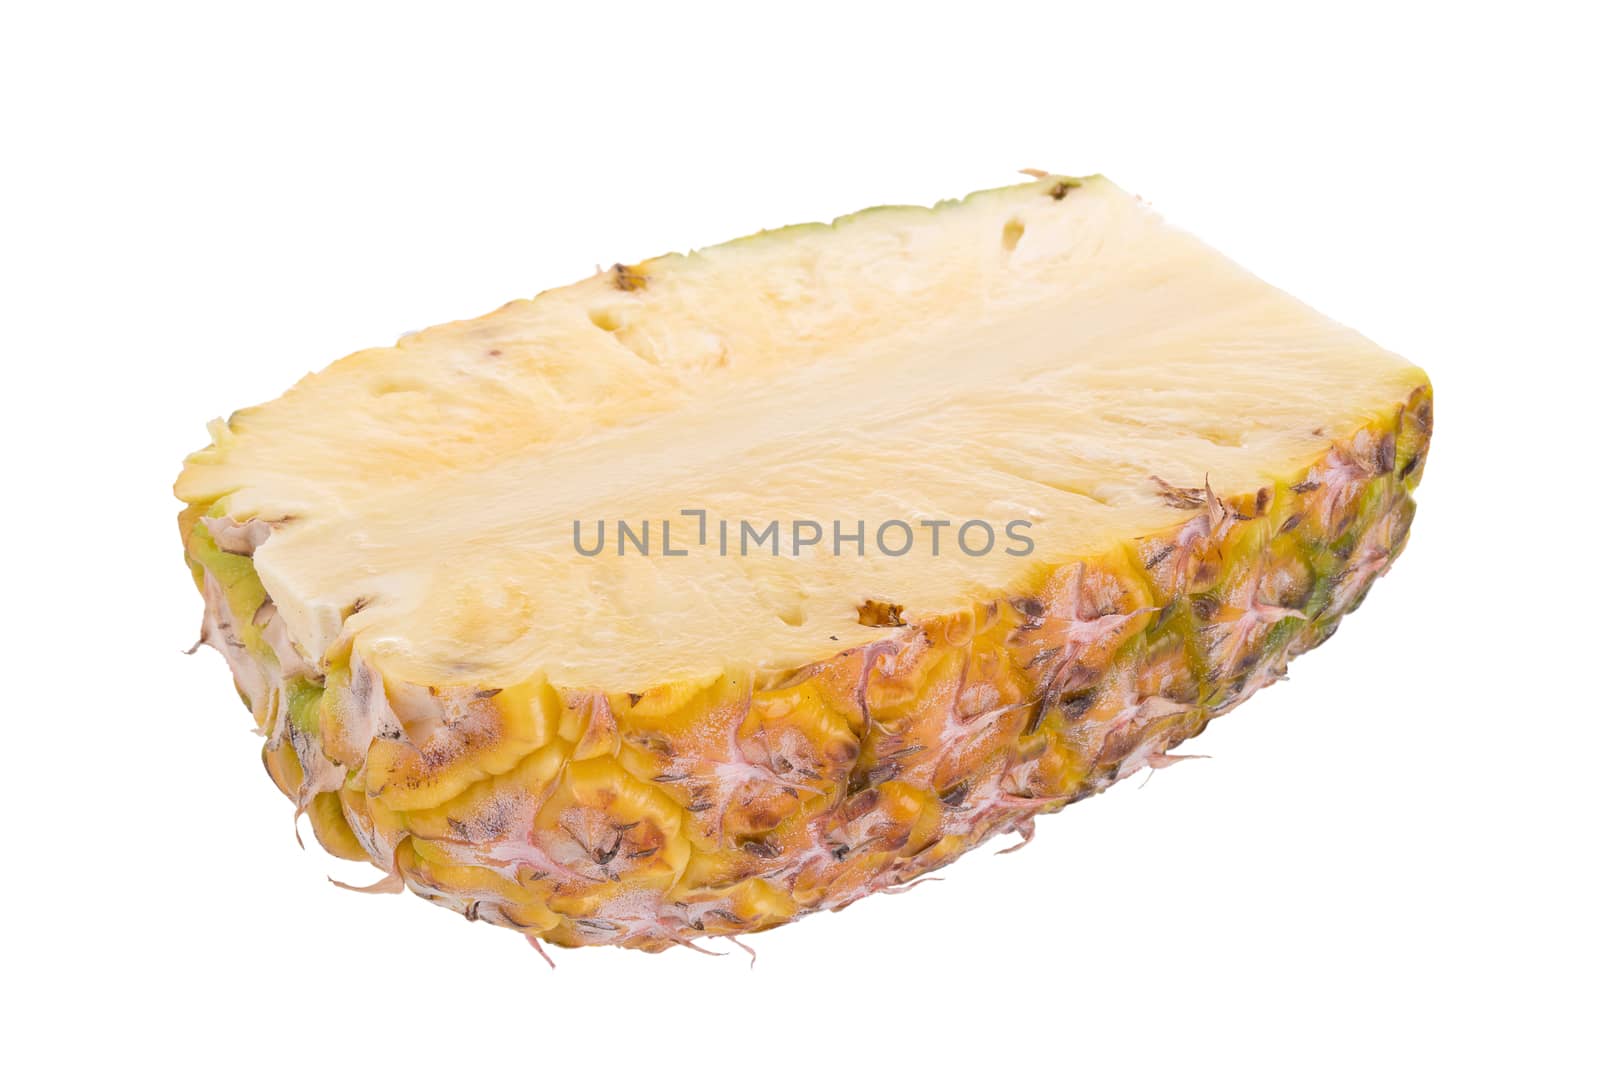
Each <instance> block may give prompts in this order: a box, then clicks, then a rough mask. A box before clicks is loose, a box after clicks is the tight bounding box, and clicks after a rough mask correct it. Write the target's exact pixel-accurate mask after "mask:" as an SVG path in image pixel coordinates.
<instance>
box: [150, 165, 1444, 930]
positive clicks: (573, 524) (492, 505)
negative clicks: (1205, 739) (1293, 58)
mask: <svg viewBox="0 0 1600 1067" xmlns="http://www.w3.org/2000/svg"><path fill="white" fill-rule="evenodd" d="M1431 410H1432V409H1431V393H1430V390H1429V387H1428V383H1427V379H1426V378H1425V376H1424V375H1423V374H1422V372H1421V371H1420V370H1418V369H1417V368H1415V367H1413V366H1411V365H1410V364H1408V363H1406V362H1405V361H1403V360H1401V359H1399V358H1397V357H1395V356H1393V355H1391V354H1389V353H1387V352H1385V351H1383V350H1382V349H1380V348H1378V347H1377V346H1375V345H1373V344H1372V343H1371V342H1369V341H1367V340H1365V339H1364V338H1362V337H1361V336H1359V335H1358V334H1356V333H1354V332H1352V331H1350V330H1348V329H1346V328H1344V327H1342V326H1340V325H1338V324H1336V323H1334V322H1331V321H1329V320H1328V319H1326V318H1324V317H1322V316H1321V315H1319V314H1317V313H1316V312H1314V311H1312V310H1311V309H1309V308H1307V307H1305V306H1304V305H1302V304H1300V303H1299V302H1297V301H1295V300H1294V299H1292V298H1290V297H1288V296H1286V295H1285V294H1283V293H1281V292H1279V291H1277V290H1275V289H1273V288H1271V287H1270V286H1267V285H1265V284H1263V283H1262V282H1260V281H1259V280H1257V279H1255V278H1253V277H1252V276H1250V275H1249V274H1247V273H1245V272H1244V271H1242V270H1240V269H1239V268H1238V267H1236V266H1234V265H1233V264H1232V263H1230V262H1228V261H1227V260H1226V259H1224V258H1223V257H1221V256H1220V255H1218V254H1217V253H1216V252H1214V251H1212V250H1210V249H1208V248H1207V247H1205V246H1204V245H1202V244H1200V243H1199V242H1198V241H1196V240H1194V239H1193V238H1192V237H1190V236H1188V235H1187V234H1184V233H1182V232H1180V231H1178V230H1175V229H1173V228H1172V227H1170V226H1168V225H1166V224H1164V223H1163V222H1162V221H1161V220H1160V219H1159V218H1157V217H1156V216H1155V215H1154V214H1152V213H1151V212H1150V211H1149V210H1147V209H1146V208H1145V207H1144V205H1143V204H1142V203H1140V202H1139V201H1137V200H1136V199H1134V198H1132V197H1130V196H1128V195H1127V194H1125V193H1123V192H1122V191H1121V190H1119V189H1118V188H1116V187H1115V186H1114V185H1112V184H1111V183H1109V182H1107V181H1105V180H1104V179H1100V178H1091V179H1086V180H1081V181H1080V180H1078V179H1071V178H1063V177H1055V176H1050V177H1044V178H1041V179H1040V180H1038V181H1036V182H1032V183H1030V184H1026V185H1022V186H1017V187H1013V188H1008V189H999V190H994V191H990V192H985V193H978V194H974V195H973V196H971V197H968V198H967V199H966V200H964V201H961V202H958V203H946V204H942V205H940V206H938V207H936V208H934V209H931V210H928V209H921V208H880V209H876V210H872V211H868V212H863V213H861V214H858V215H854V216H850V217H848V218H845V219H841V220H839V221H838V222H835V223H834V224H832V225H831V226H820V225H819V226H800V227H791V228H788V229H784V230H778V231H772V232H765V233H762V234H759V235H756V236H754V237H749V238H745V239H744V240H741V241H735V242H733V243H731V244H727V245H722V246H719V247H716V248H712V249H708V250H705V251H702V252H698V253H694V254H692V255H689V256H667V257H663V258H660V259H655V260H650V261H647V262H645V263H642V264H639V265H636V266H618V267H616V268H614V269H613V270H611V271H609V272H605V273H603V274H601V275H599V276H597V277H594V278H591V279H589V280H588V281H585V282H581V283H579V284H577V285H573V286H570V287H568V288H565V289H559V290H554V291H551V292H547V293H544V294H541V295H540V296H539V297H538V298H536V299H534V300H530V301H518V302H515V303H512V304H509V305H507V306H506V307H504V308H501V309H500V310H499V311H496V312H494V313H493V314H490V315H487V316H485V317H483V318H481V319H476V320H472V321H470V322H462V323H453V324H451V325H447V326H440V327H436V328H434V329H431V330H426V331H423V332H422V333H420V334H416V335H413V336H410V337H408V338H406V339H405V340H403V341H401V342H400V344H399V345H397V346H396V347H394V348H388V349H372V350H368V351H364V352H359V353H356V354H355V355H352V356H349V357H347V358H345V359H343V360H341V361H339V362H338V363H335V364H334V365H333V366H331V367H329V368H328V369H327V370H325V371H323V372H321V373H319V374H316V375H313V376H311V377H309V378H307V379H305V380H304V381H302V382H301V383H300V384H299V385H297V386H296V387H295V388H293V389H292V390H290V391H289V392H288V393H287V394H286V395H285V396H283V397H281V398H280V399H278V400H275V401H273V402H271V403H269V404H266V405H264V406H261V407H257V408H250V409H246V410H244V411H241V412H238V413H236V414H235V415H234V416H233V417H232V418H230V419H229V420H228V421H227V422H226V423H225V424H214V425H213V427H212V436H213V442H212V444H211V445H210V446H209V447H207V448H206V449H204V450H202V451H200V452H198V453H196V454H195V455H193V456H191V457H190V458H189V461H188V463H187V464H186V466H185V468H184V471H183V473H182V475H181V476H180V478H179V480H178V485H177V492H178V495H179V497H180V498H181V499H182V500H184V501H185V502H186V503H187V504H188V505H189V506H188V508H187V510H186V511H185V512H184V513H183V517H182V520H181V526H182V530H183V536H184V540H185V546H186V551H187V554H188V558H189V560H190V563H191V566H192V568H193V571H194V574H195V577H196V581H197V582H198V583H199V585H200V587H201V589H202V591H203V593H204V596H205V603H206V613H205V622H204V627H203V639H204V640H205V641H206V642H207V643H209V644H212V645H213V646H214V647H216V648H218V649H219V650H220V651H221V652H222V653H223V655H224V656H225V657H226V658H227V660H228V663H229V665H230V667H231V668H232V670H233V673H234V676H235V679H236V681H237V683H238V687H239V689H240V692H241V693H242V694H243V696H244V698H245V700H246V702H247V703H248V704H249V706H250V707H251V710H252V711H253V713H254V715H255V717H256V720H257V723H258V725H259V726H260V728H261V729H262V730H263V731H265V732H266V734H267V736H268V741H267V764H268V768H269V770H271V772H272V774H273V777H274V779H275V780H276V781H277V783H278V785H279V786H280V788H282V789H283V790H284V791H285V792H286V793H288V794H289V795H290V796H292V797H294V798H295V799H296V801H297V804H298V808H297V812H299V811H303V812H305V813H307V814H309V816H310V821H311V824H312V825H313V827H314V828H315V829H316V832H317V835H318V837H319V839H320V840H321V841H322V842H323V843H324V845H325V846H326V847H327V848H328V849H329V850H330V851H332V852H334V853H335V854H337V855H340V856H346V857H365V858H368V859H370V860H371V861H372V862H373V863H375V864H377V865H378V867H380V868H381V869H382V870H384V871H385V872H388V875H389V877H388V879H386V881H385V883H384V884H385V885H389V886H393V887H397V888H398V887H400V886H402V885H403V886H409V887H410V888H411V889H413V890H414V891H416V892H418V893H420V894H421V895H423V896H425V897H428V898H430V899H433V900H436V901H438V902H440V903H443V904H446V905H447V906H450V907H452V908H455V909H456V910H458V911H461V912H463V913H464V914H466V915H467V916H468V917H469V918H483V919H487V920H491V921H494V922H497V923H501V924H504V925H507V926H511V927H514V928H516V929H519V930H522V931H524V932H526V933H528V934H529V936H530V937H536V938H543V939H546V940H549V941H552V942H555V943H558V944H564V945H579V944H620V945H626V946H630V947H638V948H646V949H660V948H664V947H667V946H670V945H672V944H677V943H686V942H688V941H690V940H691V939H693V938H696V937H699V936H705V935H713V936H714V935H732V934H738V933H742V932H747V931H753V930H758V929H762V928H765V927H768V926H772V925H774V924H777V923H781V922H785V921H787V920H789V919H791V918H794V917H796V916H798V915H802V914H805V913H807V912H810V911H814V910H817V909H819V908H825V907H839V906H842V905H844V904H848V903H850V902H851V901H853V900H856V899H858V898H860V897H861V896H863V895H865V894H868V893H871V892H873V891H875V890H878V889H884V888H888V887H891V886H894V885H897V884H900V883H904V882H906V881H908V880H910V879H913V878H916V877H918V876H920V875H922V874H924V873H926V872H928V871H930V870H932V869H934V868H936V867H939V866H941V865H943V864H944V863H947V862H948V861H949V860H951V859H953V858H954V857H955V856H957V855H959V854H960V853H961V852H963V851H966V850H967V849H970V848H972V847H974V846H975V845H977V844H979V843H980V842H982V841H984V840H986V839H988V838H990V837H992V836H994V835H996V834H1001V833H1005V832H1009V831H1016V832H1020V833H1023V834H1024V835H1027V834H1029V833H1031V828H1032V819H1033V817H1034V816H1035V815H1036V814H1038V813H1040V812H1045V811H1052V810H1056V809H1058V808H1060V807H1061V806H1063V805H1065V804H1067V803H1069V802H1071V801H1072V800H1075V799H1078V798H1080V797H1083V796H1086V795H1089V794H1091V793H1094V792H1096V791H1098V790H1100V789H1102V788H1104V787H1105V786H1106V785H1108V784H1110V783H1111V782H1113V781H1116V780H1117V779H1119V778H1122V777H1126V776H1127V775H1128V774H1131V773H1133V772H1134V771H1136V770H1138V769H1140V768H1143V767H1149V766H1162V765H1164V764H1165V762H1167V761H1169V760H1171V759H1173V758H1175V757H1173V756H1169V755H1168V754H1167V753H1168V750H1169V749H1170V748H1171V747H1172V746H1174V745H1176V744H1177V743H1179V742H1180V741H1182V740H1184V739H1185V738H1188V737H1191V736H1193V735H1194V734H1196V733H1198V732H1199V731H1200V730H1201V729H1202V728H1203V727H1204V726H1205V724H1206V722H1207V721H1208V720H1209V719H1210V718H1212V717H1214V716H1216V715H1218V714H1221V713H1222V712H1223V711H1226V710H1227V709H1228V708H1230V707H1232V706H1233V705H1234V704H1236V703H1237V702H1238V701H1240V700H1242V699H1244V698H1245V697H1246V696H1248V695H1250V694H1251V693H1252V692H1254V691H1256V690H1257V689H1259V688H1261V687H1262V686H1263V685H1267V684H1270V683H1271V682H1272V681H1273V680H1274V679H1276V678H1277V677H1279V676H1281V674H1282V672H1283V667H1284V664H1285V663H1286V661H1287V660H1288V658H1289V657H1290V656H1292V655H1294V654H1296V653H1298V652H1300V651H1302V650H1304V649H1306V648H1309V647H1311V646H1313V645H1315V644H1316V643H1318V642H1319V641H1321V640H1322V639H1323V638H1325V637H1326V636H1328V635H1329V634H1330V633H1331V632H1332V630H1333V628H1334V627H1335V626H1336V625H1337V623H1338V621H1339V619H1340V617H1341V616H1342V615H1343V614H1344V613H1345V612H1347V611H1349V610H1350V609H1351V608H1353V607H1354V606H1355V605H1356V604H1357V603H1358V602H1359V600H1360V599H1361V597H1362V596H1363V595H1364V593H1365V591H1366V589H1367V588H1368V586H1369V585H1370V583H1371V582H1372V580H1373V579H1374V578H1375V577H1376V576H1377V575H1378V574H1380V573H1382V572H1383V571H1384V570H1385V569H1386V568H1387V567H1388V565H1389V563H1390V562H1391V561H1392V559H1393V558H1394V556H1395V554H1396V553H1397V552H1398V551H1399V550H1400V548H1401V546H1402V544H1403V543H1404V540H1405V535H1406V530H1407V527H1408V524H1409V521H1410V516H1411V511H1412V504H1411V497H1410V491H1411V490H1412V489H1413V488H1414V486H1415V484H1416V481H1417V479H1418V478H1419V477H1420V475H1421V469H1422V461H1423V458H1424V455H1425V453H1426V448H1427V442H1428V435H1429V430H1430V428H1431Z"/></svg>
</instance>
